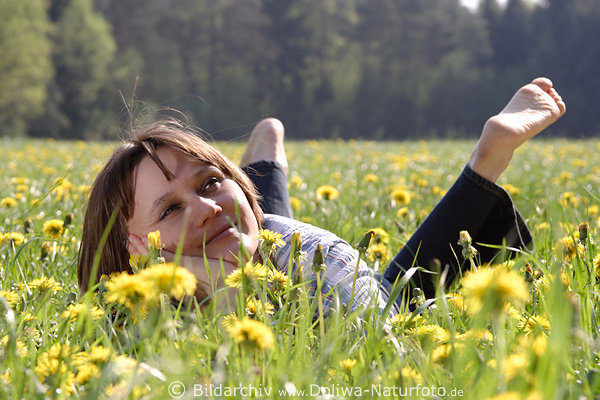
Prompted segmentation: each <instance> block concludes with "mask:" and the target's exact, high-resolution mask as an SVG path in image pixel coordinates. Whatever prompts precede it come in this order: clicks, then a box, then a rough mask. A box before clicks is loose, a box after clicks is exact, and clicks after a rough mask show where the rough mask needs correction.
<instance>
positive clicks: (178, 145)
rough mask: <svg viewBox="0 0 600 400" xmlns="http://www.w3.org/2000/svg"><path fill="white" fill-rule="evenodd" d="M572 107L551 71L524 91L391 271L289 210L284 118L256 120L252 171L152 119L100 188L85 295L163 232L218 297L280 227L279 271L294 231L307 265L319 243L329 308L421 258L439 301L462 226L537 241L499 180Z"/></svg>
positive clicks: (497, 119) (494, 237) (382, 290)
mask: <svg viewBox="0 0 600 400" xmlns="http://www.w3.org/2000/svg"><path fill="white" fill-rule="evenodd" d="M564 112H565V104H564V102H563V101H562V99H561V98H560V96H559V95H558V94H557V92H556V91H555V90H554V89H553V87H552V83H551V82H550V81H549V80H548V79H545V78H538V79H535V80H534V81H533V82H532V83H530V84H528V85H525V86H523V87H522V88H520V89H519V90H518V91H517V92H516V94H515V95H514V96H513V98H512V99H511V100H510V102H509V103H508V105H507V106H506V107H505V108H504V109H503V110H502V112H500V113H499V114H498V115H496V116H493V117H491V118H490V119H488V121H487V122H486V124H485V126H484V128H483V131H482V134H481V137H480V139H479V141H478V143H477V144H476V146H475V148H474V150H473V152H472V154H471V158H470V160H469V162H468V164H467V165H466V166H465V168H464V170H463V172H462V174H461V175H460V177H459V178H458V180H457V181H456V183H455V184H454V185H453V186H452V187H451V188H450V190H449V191H448V192H447V194H446V195H445V196H444V198H443V199H442V200H441V201H440V202H439V204H438V205H437V206H436V207H435V208H434V210H433V211H432V212H431V214H430V215H429V216H428V217H427V219H426V220H425V221H424V222H423V223H422V224H421V226H420V227H419V228H418V229H417V231H416V232H415V233H414V235H413V236H412V237H411V239H410V240H409V241H408V243H407V244H406V245H405V246H404V247H403V248H402V249H400V251H399V253H398V254H397V255H396V257H395V258H394V260H393V261H392V262H391V263H390V265H389V266H388V268H387V270H386V272H385V275H384V277H380V276H378V275H377V274H375V273H374V272H373V271H372V270H371V269H370V268H369V267H368V266H367V265H366V264H364V263H362V262H358V252H357V251H356V250H354V249H353V248H352V247H351V246H350V245H348V244H347V243H346V242H345V241H343V240H342V239H340V238H338V237H337V236H335V235H334V234H332V233H330V232H327V231H325V230H322V229H319V228H316V227H314V226H311V225H308V224H304V223H301V222H298V221H296V220H293V219H292V218H291V210H290V207H289V198H288V194H287V186H286V175H287V160H286V157H285V150H284V147H283V139H284V131H283V126H282V125H281V123H280V122H279V121H277V120H275V119H267V120H264V121H261V122H260V123H259V124H258V125H257V126H256V127H255V129H254V131H253V134H252V136H251V138H250V141H249V143H248V147H247V149H246V152H245V154H244V156H243V158H242V164H243V165H244V167H243V170H242V169H240V168H239V167H237V166H236V165H234V164H233V163H232V162H231V161H229V160H228V159H227V158H226V157H224V156H223V155H222V154H221V153H219V152H218V151H217V150H215V149H214V148H213V147H212V146H210V145H209V144H207V143H206V142H205V141H203V140H202V139H200V138H199V137H198V136H197V135H196V134H195V133H194V132H193V131H192V130H190V129H188V128H186V127H184V126H182V125H180V124H178V123H175V122H172V121H166V122H157V123H155V124H152V125H150V126H145V127H142V128H140V129H139V130H138V131H137V132H136V133H135V134H134V135H133V137H132V138H131V139H130V140H129V142H128V143H125V144H123V145H121V146H120V147H118V148H117V149H116V150H115V151H114V153H113V155H112V157H111V158H110V160H109V161H108V162H107V164H106V166H105V167H104V168H103V170H102V171H101V172H100V174H99V175H98V177H97V178H96V180H95V182H94V184H93V186H92V189H91V193H90V197H89V204H88V209H87V212H86V215H85V220H84V226H83V235H82V242H81V249H80V255H79V264H78V280H79V286H80V289H81V291H82V292H85V291H86V290H87V289H88V286H89V285H90V283H91V284H94V283H95V282H97V281H98V279H99V278H100V277H101V276H102V275H109V274H111V273H113V272H118V271H128V272H131V267H130V266H129V257H130V254H144V253H145V252H147V246H146V244H147V243H146V242H145V241H146V239H145V238H146V237H147V235H148V233H149V232H154V231H156V230H159V231H160V234H161V238H162V242H163V244H164V250H163V255H164V256H165V258H167V260H169V259H173V258H174V255H175V253H176V252H177V249H178V244H180V249H181V252H182V255H183V257H182V258H181V260H180V263H181V264H183V265H184V266H185V267H186V268H188V269H189V270H190V271H192V272H193V273H194V275H195V276H196V278H197V280H198V282H199V286H198V290H197V292H196V297H197V298H198V300H199V301H202V300H204V299H208V298H210V297H211V295H212V294H213V292H214V289H215V288H221V287H223V282H224V277H225V276H226V275H228V274H230V273H231V272H232V271H234V270H235V269H236V268H237V267H238V265H239V264H240V263H245V262H246V261H252V262H260V261H262V259H261V253H260V251H259V248H260V243H259V238H258V234H259V230H260V229H261V228H262V229H268V230H270V231H273V232H276V233H280V234H281V235H282V240H283V243H284V245H283V246H282V247H280V248H278V249H277V252H276V254H275V255H274V257H273V263H274V266H275V267H276V268H277V269H279V270H281V271H285V270H286V268H287V266H288V259H289V257H290V252H291V249H292V246H291V241H292V238H293V236H294V233H295V232H299V233H300V237H301V240H302V251H303V252H305V254H306V256H305V259H304V262H303V263H304V265H306V266H310V265H311V264H312V262H313V257H314V255H315V251H316V249H317V247H318V245H321V247H322V249H323V257H324V264H325V265H326V267H327V269H326V272H325V276H324V280H323V287H322V293H323V295H324V296H325V299H324V303H325V306H326V307H328V306H332V305H333V304H334V302H335V299H336V296H339V297H337V298H339V300H340V301H341V302H342V303H344V304H346V305H348V303H350V302H351V300H350V299H351V298H353V301H352V305H358V304H367V303H369V302H370V301H372V300H373V299H375V301H377V303H378V306H379V309H380V310H383V309H384V308H385V306H386V304H387V302H388V297H389V290H388V289H389V288H390V286H391V285H392V284H393V283H394V282H396V281H397V280H398V279H399V278H401V277H402V276H403V273H404V272H406V271H407V270H408V269H409V268H411V267H412V266H420V267H423V270H419V271H418V272H417V273H415V274H414V276H413V277H412V280H413V283H414V284H415V285H416V286H418V287H420V288H421V289H422V290H423V291H424V293H425V295H426V296H427V297H432V296H434V295H435V282H436V281H437V279H438V278H437V277H438V276H439V274H436V273H430V271H426V269H428V268H429V269H432V268H433V269H434V270H435V269H436V268H435V266H436V265H437V266H438V270H439V267H440V266H441V267H442V268H447V278H446V282H449V281H451V280H452V278H453V277H455V276H456V275H457V274H458V273H459V272H460V266H461V264H462V261H463V260H462V256H461V251H460V250H459V249H457V248H456V243H457V240H458V238H459V232H460V231H463V230H466V231H468V232H469V233H470V234H471V235H472V237H473V242H479V243H486V244H493V245H498V246H502V245H506V246H508V247H512V248H520V249H526V248H527V245H528V244H529V243H530V242H531V236H530V234H529V231H528V230H527V227H526V226H525V223H524V222H523V220H522V218H521V216H520V215H519V213H518V212H517V210H516V209H515V207H514V205H513V203H512V200H511V199H510V197H509V195H508V193H507V192H506V191H505V190H503V189H502V188H500V187H499V186H497V185H496V183H495V182H496V181H497V180H498V178H499V176H500V175H501V174H502V172H503V171H504V170H505V169H506V168H507V167H508V165H509V163H510V161H511V159H512V156H513V152H514V150H515V149H516V148H518V147H519V146H520V145H521V144H522V143H524V142H525V141H526V140H528V139H529V138H531V137H533V136H535V135H536V134H538V133H539V132H541V131H542V130H543V129H544V128H546V127H547V126H548V125H550V124H552V123H553V122H555V121H556V120H557V119H558V118H559V117H561V116H562V115H563V114H564ZM255 185H256V186H255ZM261 196H262V200H263V202H262V207H263V208H264V212H263V210H261V205H259V199H261ZM113 213H116V219H115V220H114V224H113V225H112V227H111V229H110V232H109V233H108V236H107V240H106V244H105V245H104V246H103V247H102V250H101V252H100V260H99V265H98V268H97V270H96V271H95V273H93V271H92V266H93V265H94V256H95V253H96V250H97V249H98V248H99V247H100V243H101V239H102V236H103V233H104V231H105V230H106V229H107V227H108V226H110V224H111V216H112V215H113ZM182 237H183V241H181V243H180V240H181V238H182ZM478 250H479V254H480V257H481V261H482V262H486V261H489V260H491V259H492V258H493V257H494V256H495V255H496V253H497V251H495V250H493V249H491V248H489V247H482V248H479V249H478ZM457 258H458V259H457ZM357 265H358V272H357V274H355V271H356V266H357ZM411 272H414V270H412V271H411ZM434 272H435V271H434ZM438 272H439V271H438ZM304 274H305V275H306V277H307V280H308V281H311V282H313V281H314V279H313V278H314V273H313V272H312V270H311V269H310V268H304ZM314 286H315V285H314V283H313V288H314ZM396 311H397V310H395V309H392V312H396Z"/></svg>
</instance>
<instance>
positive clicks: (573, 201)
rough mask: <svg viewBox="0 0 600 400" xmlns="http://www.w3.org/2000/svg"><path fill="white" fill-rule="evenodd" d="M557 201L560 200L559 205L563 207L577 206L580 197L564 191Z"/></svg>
mask: <svg viewBox="0 0 600 400" xmlns="http://www.w3.org/2000/svg"><path fill="white" fill-rule="evenodd" d="M559 202H560V205H561V206H562V207H564V208H567V207H569V206H570V207H573V208H577V206H579V202H580V199H579V197H577V195H576V194H575V193H573V192H564V193H563V194H562V195H561V196H560V200H559Z"/></svg>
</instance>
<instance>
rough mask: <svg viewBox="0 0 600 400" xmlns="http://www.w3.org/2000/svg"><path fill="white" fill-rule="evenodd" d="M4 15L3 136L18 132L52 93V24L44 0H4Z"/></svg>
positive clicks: (0, 5) (0, 70) (0, 68)
mask: <svg viewBox="0 0 600 400" xmlns="http://www.w3.org/2000/svg"><path fill="white" fill-rule="evenodd" d="M0 15H2V23H1V24H0V54H2V56H1V57H0V136H17V135H22V134H24V133H25V131H26V128H27V124H28V121H29V120H31V119H32V118H34V117H35V116H37V115H39V114H40V113H41V112H42V109H43V105H44V103H45V102H46V99H47V97H48V94H47V85H48V83H49V82H50V80H51V79H52V76H53V66H52V62H51V59H50V52H51V44H50V41H49V39H48V34H49V33H50V29H51V26H50V23H49V21H48V16H47V15H46V2H45V1H43V0H32V1H19V0H4V1H1V2H0Z"/></svg>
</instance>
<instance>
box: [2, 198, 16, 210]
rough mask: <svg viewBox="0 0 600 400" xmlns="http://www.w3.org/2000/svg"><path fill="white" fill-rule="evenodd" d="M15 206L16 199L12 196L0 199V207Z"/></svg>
mask: <svg viewBox="0 0 600 400" xmlns="http://www.w3.org/2000/svg"><path fill="white" fill-rule="evenodd" d="M16 206H17V200H15V199H13V198H12V197H5V198H3V199H2V200H0V207H1V208H12V207H16Z"/></svg>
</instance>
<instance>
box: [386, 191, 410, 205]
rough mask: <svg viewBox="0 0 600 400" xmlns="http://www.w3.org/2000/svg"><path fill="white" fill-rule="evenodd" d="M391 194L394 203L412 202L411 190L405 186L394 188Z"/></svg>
mask: <svg viewBox="0 0 600 400" xmlns="http://www.w3.org/2000/svg"><path fill="white" fill-rule="evenodd" d="M390 196H391V198H392V204H393V205H396V204H400V205H403V206H405V205H407V204H408V203H410V200H411V194H410V192H409V191H408V190H406V189H404V188H396V189H394V190H393V191H392V194H391V195H390Z"/></svg>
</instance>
